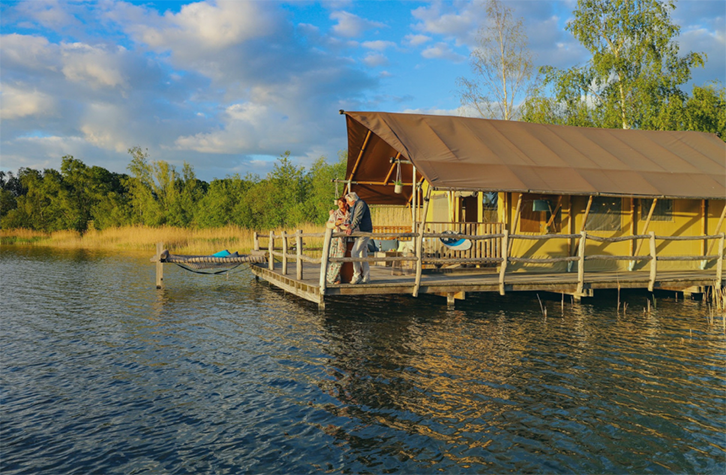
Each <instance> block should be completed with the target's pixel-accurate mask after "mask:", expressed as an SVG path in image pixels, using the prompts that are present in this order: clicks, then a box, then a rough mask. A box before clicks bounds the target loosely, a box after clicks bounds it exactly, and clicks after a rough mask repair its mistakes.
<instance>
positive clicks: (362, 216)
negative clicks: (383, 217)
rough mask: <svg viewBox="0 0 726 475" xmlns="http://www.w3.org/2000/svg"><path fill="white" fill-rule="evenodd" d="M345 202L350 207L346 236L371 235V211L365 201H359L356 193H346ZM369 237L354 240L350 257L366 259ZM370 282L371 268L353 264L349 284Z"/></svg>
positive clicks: (364, 264)
mask: <svg viewBox="0 0 726 475" xmlns="http://www.w3.org/2000/svg"><path fill="white" fill-rule="evenodd" d="M345 201H346V202H347V203H348V206H350V215H351V219H350V226H349V227H348V229H347V230H346V231H345V232H346V233H347V234H350V233H351V232H358V231H360V232H362V233H372V232H373V221H371V210H370V209H369V208H368V205H367V204H366V202H365V201H363V200H362V199H360V198H359V197H358V195H357V194H356V193H348V194H347V195H345ZM369 240H370V238H369V237H359V238H356V240H355V244H353V249H351V250H350V257H368V241H369ZM370 281H371V268H370V266H369V265H368V263H367V262H354V263H353V278H352V279H351V281H350V283H351V284H357V283H359V282H362V283H364V284H367V283H368V282H370Z"/></svg>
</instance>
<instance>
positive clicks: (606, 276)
mask: <svg viewBox="0 0 726 475" xmlns="http://www.w3.org/2000/svg"><path fill="white" fill-rule="evenodd" d="M250 268H251V269H252V272H253V273H254V274H255V276H256V277H258V278H259V279H262V280H265V281H267V282H269V283H270V284H271V285H273V286H275V287H278V288H280V289H282V290H284V291H285V292H288V293H291V294H293V295H297V296H298V297H301V298H303V299H305V300H309V301H311V302H315V303H317V304H318V305H320V306H321V307H324V306H325V297H331V296H338V295H389V294H391V295H392V294H409V295H413V294H414V291H415V290H416V282H415V280H416V276H415V274H410V275H405V274H404V275H396V274H397V273H398V272H397V271H394V270H392V268H391V267H383V266H371V282H370V283H368V284H355V285H353V284H339V285H328V286H326V287H325V290H324V292H325V293H324V294H323V293H321V291H320V284H319V281H318V275H319V273H320V266H319V265H315V264H304V272H303V275H308V276H310V277H309V278H303V279H297V278H296V277H295V274H296V272H297V270H296V264H295V263H291V264H290V265H289V268H288V271H289V272H290V274H288V275H285V274H283V273H282V264H281V263H279V262H278V263H276V264H275V266H274V269H272V270H270V269H269V268H268V265H267V264H260V263H255V264H251V265H250ZM716 281H717V275H716V270H715V269H713V270H702V271H700V270H699V271H663V272H659V273H658V278H657V279H656V281H655V283H654V285H653V287H652V289H658V290H671V291H677V292H684V293H686V294H689V293H701V292H703V291H704V289H705V288H706V287H712V286H714V284H715V282H716ZM649 284H650V272H644V271H634V272H593V273H588V274H586V275H585V282H584V286H583V288H582V291H581V292H580V294H577V292H578V285H579V282H578V277H577V273H574V274H573V273H565V274H563V273H533V272H516V273H511V274H508V275H507V276H506V281H505V284H504V292H520V291H538V292H553V293H564V294H567V295H571V296H573V297H575V298H576V299H577V300H580V298H582V297H591V296H593V295H594V292H595V291H596V290H601V289H648V288H649ZM500 288H501V287H500V284H499V273H498V272H496V270H494V269H493V270H491V271H487V270H480V271H479V272H477V270H466V271H463V270H462V271H461V272H460V273H456V272H451V273H423V274H422V276H421V282H420V284H419V287H418V294H433V295H438V296H441V297H445V298H446V300H447V304H448V305H453V304H454V302H455V301H456V300H463V299H465V298H466V296H467V295H469V294H472V293H478V292H493V293H500ZM652 289H651V290H652Z"/></svg>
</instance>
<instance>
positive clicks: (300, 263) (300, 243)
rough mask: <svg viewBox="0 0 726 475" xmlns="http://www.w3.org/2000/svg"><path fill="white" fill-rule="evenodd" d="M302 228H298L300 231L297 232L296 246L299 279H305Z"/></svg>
mask: <svg viewBox="0 0 726 475" xmlns="http://www.w3.org/2000/svg"><path fill="white" fill-rule="evenodd" d="M302 234H303V231H302V229H298V231H297V232H296V233H295V247H296V248H297V266H296V270H297V280H302V279H303V261H302V247H303V240H302Z"/></svg>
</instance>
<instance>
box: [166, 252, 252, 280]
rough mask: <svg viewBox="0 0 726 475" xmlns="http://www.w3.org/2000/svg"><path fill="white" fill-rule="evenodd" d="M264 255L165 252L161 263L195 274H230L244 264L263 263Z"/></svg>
mask: <svg viewBox="0 0 726 475" xmlns="http://www.w3.org/2000/svg"><path fill="white" fill-rule="evenodd" d="M264 260H265V256H264V255H254V256H253V255H247V254H242V255H240V254H238V253H237V252H235V253H230V252H229V251H227V250H224V251H220V252H217V253H215V254H212V255H211V256H187V255H181V254H170V253H169V251H164V252H163V253H162V254H161V258H160V261H161V262H163V263H168V264H176V265H178V266H179V267H181V268H182V269H184V270H188V271H189V272H194V273H195V274H207V275H216V274H223V273H225V272H229V271H231V270H233V269H236V268H237V267H239V266H240V265H242V264H246V263H250V262H263V261H264Z"/></svg>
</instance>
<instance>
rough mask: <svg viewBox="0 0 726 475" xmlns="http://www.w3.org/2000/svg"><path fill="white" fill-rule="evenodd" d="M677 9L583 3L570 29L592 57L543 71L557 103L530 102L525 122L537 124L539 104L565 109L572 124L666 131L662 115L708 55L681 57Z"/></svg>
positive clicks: (654, 3)
mask: <svg viewBox="0 0 726 475" xmlns="http://www.w3.org/2000/svg"><path fill="white" fill-rule="evenodd" d="M674 9H675V3H674V2H673V1H672V0H666V1H659V0H578V2H577V9H576V10H575V11H574V12H573V16H574V17H573V19H572V20H571V21H570V22H569V23H568V24H567V30H568V31H570V32H571V33H572V34H573V35H574V37H575V38H576V39H577V40H578V41H579V42H580V43H581V44H582V45H583V46H584V47H585V48H587V49H588V50H589V51H590V53H591V54H592V59H591V60H590V61H589V62H588V63H587V64H586V65H584V66H576V67H573V68H570V69H567V70H559V69H556V68H553V67H545V68H542V72H543V73H544V77H545V79H544V84H545V85H546V86H547V87H550V88H551V91H552V92H553V93H554V98H553V99H554V104H549V105H548V104H543V103H542V102H539V103H538V102H537V101H534V102H530V104H528V112H527V113H526V114H525V116H526V117H525V119H526V120H530V119H533V118H534V119H535V120H533V121H538V120H536V116H537V114H536V113H534V114H531V112H533V111H534V112H536V111H537V107H540V112H541V111H542V110H546V111H552V110H555V111H557V109H560V108H562V107H564V108H565V109H566V112H565V117H564V118H565V122H567V123H570V124H571V125H595V126H597V127H609V128H620V127H621V128H623V129H629V128H641V129H659V128H662V127H663V124H664V123H665V122H667V121H665V120H664V118H663V116H664V115H667V114H668V110H669V109H672V107H673V105H674V104H679V103H682V102H683V101H684V100H685V98H686V96H685V94H684V93H683V92H682V91H681V89H680V86H681V85H683V84H685V83H686V82H688V80H689V79H690V78H691V72H690V71H691V68H693V67H697V66H703V64H704V61H705V59H706V56H705V54H701V53H694V52H689V53H687V54H686V55H684V56H679V47H678V43H677V42H676V41H675V39H676V37H677V36H678V34H679V31H680V28H679V27H678V25H676V24H674V23H673V22H672V21H671V16H670V14H671V12H672V10H674ZM532 105H534V106H535V107H534V108H530V107H529V106H532ZM543 105H544V106H545V107H544V108H542V107H541V106H543ZM573 110H579V111H583V110H587V111H588V113H587V114H584V115H583V114H581V113H577V114H573V113H572V111H573ZM573 120H574V121H575V123H573V122H572V121H573ZM577 121H583V123H582V124H581V123H577Z"/></svg>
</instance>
